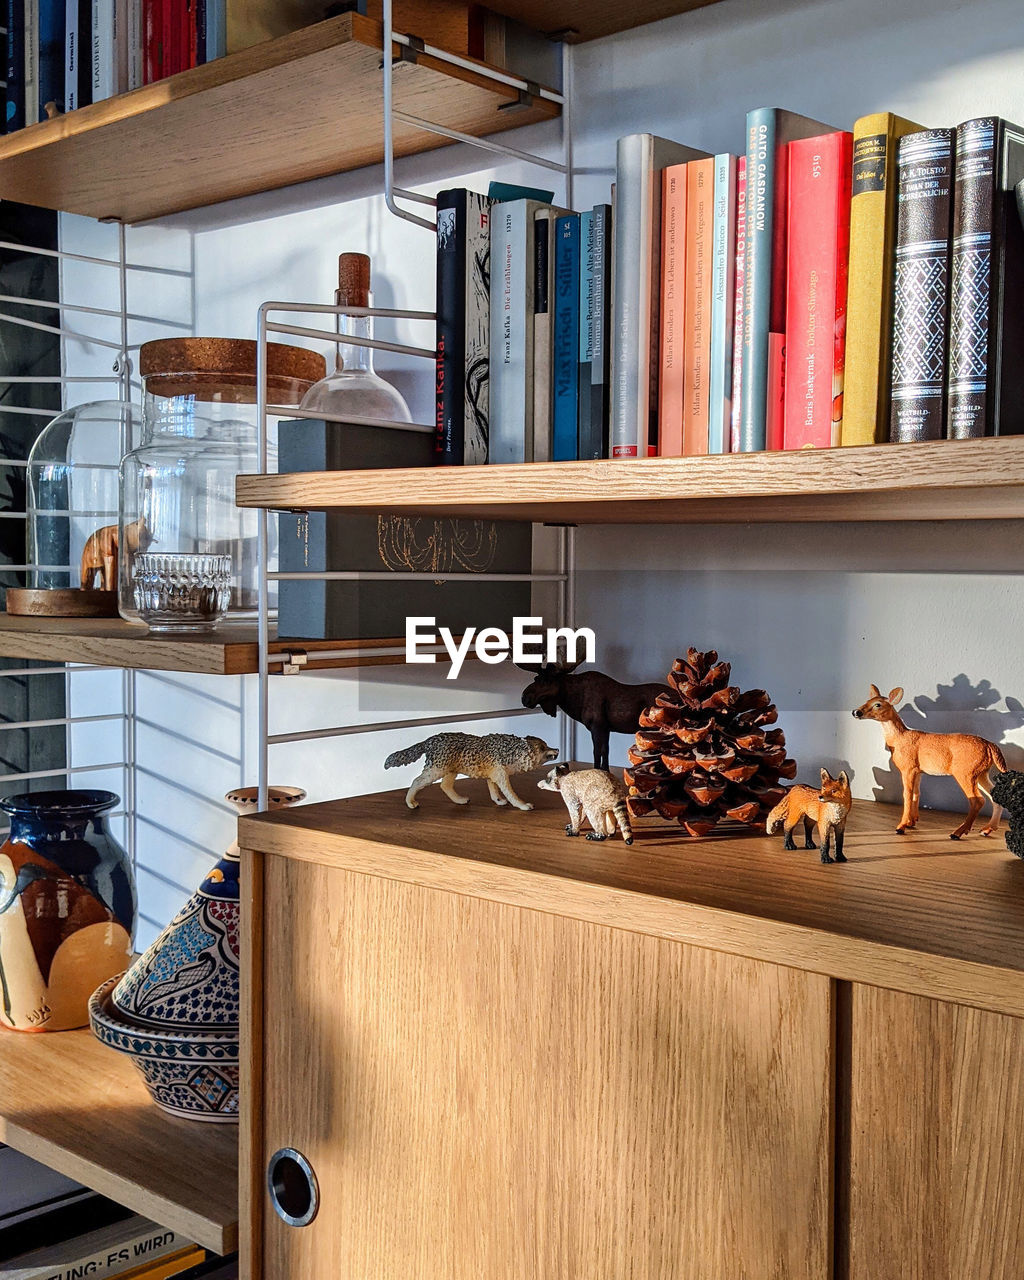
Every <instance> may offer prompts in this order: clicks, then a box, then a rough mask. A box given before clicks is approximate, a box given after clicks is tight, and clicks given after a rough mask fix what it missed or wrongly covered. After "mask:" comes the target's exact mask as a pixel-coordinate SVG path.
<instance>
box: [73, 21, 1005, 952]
mask: <svg viewBox="0 0 1024 1280" xmlns="http://www.w3.org/2000/svg"><path fill="white" fill-rule="evenodd" d="M1022 70H1024V19H1022V17H1021V11H1020V7H1019V0H977V2H976V3H971V4H964V3H954V2H953V0H900V2H899V3H898V4H894V3H893V2H892V0H854V2H849V3H840V0H806V2H801V0H771V2H770V3H763V2H761V3H758V4H757V5H752V4H750V3H745V2H744V0H725V2H724V3H721V4H717V5H714V6H713V7H710V8H707V9H703V10H700V11H698V12H696V13H692V14H684V15H681V16H680V17H678V18H674V19H670V20H668V21H665V22H662V23H659V24H656V25H654V26H650V27H645V28H641V29H640V30H638V31H636V32H632V33H628V34H625V35H622V36H618V37H613V38H611V39H608V40H604V41H599V42H596V43H594V44H590V45H586V46H583V47H581V48H579V49H578V50H576V52H575V62H574V83H575V113H574V114H575V139H576V163H577V165H578V174H577V188H576V193H577V204H578V205H584V204H590V203H593V202H594V201H596V200H599V199H602V200H603V199H607V198H608V192H609V184H610V181H611V168H612V165H613V161H614V141H615V138H616V137H617V136H618V135H619V134H622V133H628V132H632V131H636V130H642V129H650V130H653V131H655V132H663V133H665V134H667V135H668V136H671V137H675V138H678V139H679V140H680V141H685V142H689V143H692V144H694V145H696V146H700V147H704V148H706V149H708V150H711V151H717V150H727V149H731V150H736V151H738V150H739V149H740V148H741V146H742V143H743V124H744V112H745V110H746V109H747V108H748V107H752V106H755V105H761V104H778V105H782V106H787V107H790V108H792V109H794V110H797V111H800V112H803V113H806V114H808V115H812V116H816V117H818V118H820V119H824V120H828V121H831V122H833V123H835V124H837V125H845V126H850V125H851V124H852V122H853V120H854V119H855V118H856V117H857V116H859V115H861V114H864V113H865V112H869V111H875V110H882V109H892V110H896V111H898V112H900V113H901V114H904V115H907V116H909V117H910V118H912V119H918V120H920V121H921V122H922V123H923V124H926V125H933V126H934V125H949V124H955V123H957V122H958V121H960V120H963V119H966V118H968V117H970V116H972V115H981V114H987V113H991V112H996V113H1000V114H1003V115H1006V116H1009V117H1011V118H1017V119H1021V118H1024V76H1022V75H1021V72H1022ZM558 139H559V133H558V128H557V127H556V126H537V127H535V128H533V129H530V130H524V131H521V132H520V133H519V134H517V135H516V136H515V137H514V138H513V139H512V141H513V143H514V144H515V145H519V146H522V147H527V148H534V149H545V150H547V151H548V152H549V153H550V152H552V151H553V150H556V149H557V146H558ZM481 158H482V157H481V154H480V153H477V152H473V151H471V150H470V149H468V148H463V147H458V148H450V149H448V150H446V151H443V152H435V153H433V154H432V155H428V156H423V157H417V158H414V159H410V160H408V161H405V162H402V163H401V165H400V180H401V181H402V182H403V184H404V185H408V186H412V187H420V188H421V189H423V190H426V191H431V192H432V191H435V190H437V189H439V188H440V187H442V186H445V185H453V184H459V183H462V182H464V181H465V180H468V182H469V185H473V186H476V187H478V188H479V189H485V186H486V182H487V180H488V179H489V177H491V176H492V175H493V174H495V173H500V175H501V176H502V177H503V178H510V177H512V176H514V175H519V176H520V177H521V178H522V179H523V180H527V181H531V182H533V183H535V184H537V185H541V186H548V187H550V186H553V185H555V183H554V182H553V181H552V180H551V179H552V178H553V177H554V175H550V174H547V173H541V172H540V171H538V170H527V169H525V168H523V167H522V166H519V165H508V166H503V167H502V168H501V169H500V170H492V169H491V168H490V167H488V168H487V169H485V170H480V169H478V168H477V166H478V164H479V162H480V160H481ZM484 158H486V157H484ZM488 163H489V160H488ZM464 175H469V177H468V179H464ZM380 184H381V175H380V170H379V169H372V170H366V171H364V172H363V173H359V174H354V175H346V176H343V177H339V178H332V179H327V180H324V181H321V182H316V183H310V184H307V185H306V186H304V187H299V188H293V189H291V190H288V191H285V192H277V193H271V194H269V195H267V196H259V197H253V198H251V199H247V200H243V201H237V202H234V203H233V204H230V205H225V206H221V207H218V208H214V209H211V210H204V211H200V212H198V213H195V214H188V215H181V216H179V217H176V218H173V219H169V220H167V222H166V223H165V224H163V225H161V226H159V227H155V228H153V227H147V228H135V229H130V231H129V245H130V247H131V252H130V256H132V255H133V254H135V253H139V254H144V255H157V256H158V257H159V256H160V255H161V254H164V255H167V257H168V259H169V260H170V261H173V262H174V263H175V264H176V265H180V264H181V263H182V262H186V263H187V262H191V261H194V265H195V292H194V299H191V300H187V299H184V298H183V297H182V296H181V294H180V282H179V281H178V280H177V278H168V279H166V280H163V281H160V280H157V281H156V282H154V281H153V280H149V281H148V282H147V283H146V285H145V290H146V292H145V297H144V298H143V297H141V296H139V295H138V294H137V293H136V294H135V295H133V296H137V297H138V299H139V305H138V307H137V308H136V309H137V310H140V311H143V312H144V313H146V314H152V313H153V312H154V311H157V312H161V309H162V308H165V307H166V308H168V309H169V310H168V311H167V312H166V314H169V315H171V316H172V317H173V318H175V319H178V320H182V321H183V322H189V323H192V324H194V325H195V330H194V331H195V332H197V333H203V332H209V333H223V334H231V335H237V336H253V335H254V329H255V314H256V308H257V306H258V305H259V303H260V302H262V301H264V300H265V299H267V298H271V297H273V298H277V299H289V300H290V299H293V298H294V299H307V300H329V299H330V297H331V292H332V290H333V288H334V266H335V259H336V256H337V254H338V253H339V252H341V251H343V250H346V249H349V250H362V251H365V252H367V253H369V254H370V255H371V257H372V258H373V262H374V291H375V301H376V302H377V304H378V305H381V306H398V307H410V308H417V309H419V308H424V309H429V308H430V307H431V306H432V300H433V249H432V246H431V245H430V243H429V238H428V237H427V236H426V234H425V233H424V232H422V231H420V230H418V229H416V228H413V227H411V226H409V225H407V224H405V223H401V222H397V221H395V220H394V219H393V218H391V217H390V215H388V214H387V212H386V211H385V210H384V208H383V202H382V201H381V200H380V198H379V197H378V196H376V195H375V194H373V193H375V192H377V191H379V189H380ZM556 190H557V187H556ZM62 233H63V236H64V245H65V247H66V248H76V247H78V246H79V245H84V244H89V243H94V242H95V240H96V238H97V237H100V238H102V237H103V236H104V235H109V234H112V232H111V229H110V228H98V227H96V226H95V224H87V223H84V222H83V221H82V220H80V219H69V218H65V219H63V222H62ZM86 251H89V250H86ZM150 260H153V259H150ZM141 287H142V286H141V285H136V286H135V289H136V290H138V288H141ZM143 304H144V305H143ZM161 313H163V312H161ZM391 332H394V333H396V334H397V335H398V340H400V341H407V342H413V343H423V342H424V341H425V340H426V341H427V342H429V336H426V338H425V335H424V332H423V329H422V327H419V328H416V327H414V326H412V325H405V324H403V325H397V326H394V327H393V329H392V330H391ZM144 336H150V335H149V333H146V334H145V335H144ZM94 354H95V353H94ZM378 367H379V368H380V369H381V370H382V371H383V372H385V373H387V375H388V376H390V377H393V379H394V381H395V382H396V384H397V385H398V386H399V387H400V388H401V390H402V391H403V393H404V394H405V395H406V396H407V398H408V399H409V401H410V403H411V405H412V407H413V411H414V414H415V415H416V416H417V417H419V418H420V420H421V421H428V420H429V416H428V415H429V413H430V396H431V373H430V369H429V366H416V365H414V364H413V363H412V362H410V361H405V360H402V359H388V360H383V359H382V360H379V361H378ZM1022 514H1024V513H1022ZM578 547H579V563H580V566H581V570H582V572H581V574H580V581H579V621H580V622H581V623H585V624H589V625H592V626H594V627H595V629H596V630H597V633H598V639H599V660H600V663H601V665H603V666H604V667H605V668H606V669H608V670H610V671H612V672H613V673H615V674H617V675H620V676H623V677H634V678H637V679H640V678H643V679H653V678H657V677H659V676H661V675H662V674H663V673H664V672H665V671H666V670H667V668H668V665H669V664H670V662H671V660H672V658H673V657H674V656H676V654H678V653H680V652H682V651H684V650H685V649H686V647H687V646H688V645H689V644H695V645H697V646H699V647H706V646H714V647H716V648H718V649H719V651H720V652H721V654H722V655H723V656H724V657H728V658H730V659H731V660H732V661H733V663H734V670H735V674H736V678H737V680H738V681H740V682H741V683H743V684H744V685H745V686H757V687H762V686H763V687H766V688H767V689H769V690H770V691H771V693H772V694H773V695H774V696H775V697H776V699H777V701H778V703H779V707H780V711H781V716H780V722H781V724H782V726H783V727H784V728H785V729H786V731H787V734H788V737H789V741H790V744H791V747H792V749H793V751H794V753H795V754H796V755H797V758H798V759H799V760H800V763H801V773H802V775H803V776H807V777H810V776H813V774H814V772H815V771H816V769H817V767H818V765H819V764H822V763H824V764H839V763H842V764H847V765H849V766H851V767H852V768H853V770H854V773H855V788H854V789H855V792H856V794H858V795H861V796H869V795H872V794H873V793H875V791H876V790H880V791H881V792H882V793H884V794H887V795H888V794H891V791H892V786H891V780H890V779H889V778H888V776H887V775H886V770H885V764H886V756H885V753H884V751H883V748H882V743H881V735H880V732H879V731H878V729H877V727H876V726H874V725H870V724H858V723H856V722H854V721H853V719H852V718H851V716H850V714H849V713H850V709H851V708H852V707H853V706H855V705H856V704H857V703H859V702H860V701H862V700H863V699H864V697H865V696H866V692H867V685H868V683H869V681H877V682H878V683H879V684H880V685H882V686H884V688H885V689H886V691H888V689H889V688H890V687H892V686H893V685H896V684H902V685H903V686H905V688H906V691H907V697H908V699H909V700H911V701H913V702H914V704H915V708H916V710H915V712H914V713H913V714H914V716H915V717H916V719H915V723H921V724H926V725H927V726H928V727H931V728H940V729H941V728H949V727H953V726H954V725H955V726H961V727H966V728H970V729H974V730H975V731H977V732H982V733H986V734H988V735H990V736H993V737H1004V736H1005V739H1006V741H1007V742H1009V743H1011V744H1016V746H1017V758H1018V760H1019V759H1020V757H1021V755H1022V754H1024V710H1021V708H1020V704H1019V703H1017V702H1016V701H1015V699H1016V698H1018V697H1020V698H1024V666H1022V663H1021V661H1020V658H1019V654H1020V635H1021V624H1022V622H1024V587H1022V585H1021V582H1020V579H1019V576H1018V573H1019V566H1020V565H1021V563H1022V551H1024V529H1022V528H1021V526H1018V525H1015V524H1013V523H1009V522H1005V523H998V524H990V525H982V524H979V525H970V524H956V523H950V524H941V523H939V524H932V525H918V524H911V525H892V526H884V525H847V526H842V525H830V526H804V525H794V526H778V527H765V526H756V525H755V526H746V527H745V526H741V525H734V526H708V527H699V528H692V527H678V528H674V527H673V528H647V527H644V528H607V529H585V530H581V531H580V533H579V537H578ZM638 569H641V570H644V572H642V573H638V572H637V570H638ZM424 672H425V673H426V674H424ZM87 678H89V677H86V676H84V675H83V676H82V677H80V680H81V681H85V680H86V679H87ZM521 686H522V681H521V679H520V677H519V676H518V675H517V674H516V673H514V672H513V671H507V670H496V669H494V668H489V669H487V670H486V671H485V670H483V669H479V668H478V669H476V670H474V671H473V672H472V673H471V675H469V676H468V677H464V678H463V679H462V680H461V681H460V682H459V684H458V685H457V686H456V687H455V689H454V690H453V688H452V686H450V685H446V684H445V683H444V682H443V681H441V680H440V679H439V676H438V675H436V674H435V673H433V672H431V670H430V669H429V668H423V669H420V670H419V671H417V673H416V675H415V676H413V675H412V674H411V673H410V672H408V671H405V670H403V669H401V668H398V669H391V670H387V669H384V670H381V671H379V672H376V673H373V672H370V673H366V672H364V673H363V674H362V675H361V676H360V677H358V678H357V677H355V676H354V675H352V674H344V673H339V674H337V675H334V676H327V677H303V678H301V679H288V680H279V681H275V683H274V701H273V712H274V724H273V728H274V730H275V731H278V732H287V731H289V730H290V729H292V728H300V727H312V726H314V725H324V724H341V723H345V722H347V721H349V720H352V719H359V720H363V721H370V722H376V721H381V720H384V719H386V718H387V717H388V715H390V714H393V715H396V716H398V715H403V714H404V715H417V714H423V715H430V714H440V713H442V712H443V711H444V710H445V709H448V708H453V709H454V708H456V707H458V708H459V709H462V708H466V709H474V710H475V709H479V708H481V707H487V706H494V707H500V706H509V705H514V704H515V703H516V702H517V701H518V693H519V690H520V688H521ZM76 696H77V695H76ZM139 706H140V713H141V715H142V717H143V721H144V723H143V724H142V726H141V727H140V733H139V744H140V755H141V756H142V758H143V759H144V760H146V762H147V764H146V767H147V772H146V773H145V774H143V775H142V778H141V779H140V807H141V809H142V812H143V816H144V820H143V824H142V827H141V829H140V830H141V832H142V833H143V839H142V842H141V846H142V847H141V849H140V861H141V863H142V865H143V868H144V871H143V874H142V877H141V886H142V891H143V909H144V912H145V913H146V915H147V916H148V917H149V920H150V921H151V922H156V921H159V920H161V919H163V918H166V916H167V915H169V914H170V913H171V912H172V911H173V909H174V907H175V906H176V905H177V903H178V901H180V898H181V896H183V894H184V893H185V892H187V889H188V887H189V886H190V885H191V884H192V883H193V882H194V881H195V880H196V879H197V878H198V877H199V875H200V874H201V871H202V867H203V865H205V863H206V862H207V861H208V860H209V858H210V856H212V852H211V851H214V850H217V849H219V848H221V847H222V846H223V845H224V844H226V843H227V841H228V839H229V837H230V826H231V818H230V814H229V813H228V812H227V810H226V808H225V807H224V806H223V803H222V802H220V801H219V799H218V797H219V795H220V794H221V793H222V792H223V790H225V789H227V788H228V787H230V786H233V785H236V784H237V783H238V782H239V781H242V780H243V779H244V780H245V781H246V782H249V781H253V780H254V776H255V768H254V759H255V757H254V754H253V750H252V738H253V726H254V724H255V718H254V689H253V682H251V681H243V680H189V679H187V678H186V677H178V676H174V677H165V676H143V677H140V678H139ZM908 718H910V717H908ZM183 724H187V725H189V726H191V727H190V729H189V730H188V732H187V733H186V734H185V735H184V740H183V739H182V737H181V736H176V735H180V734H181V732H182V730H181V726H182V725H183ZM494 727H498V725H497V723H496V724H495V726H494ZM508 727H510V728H512V729H514V730H515V731H517V732H541V733H544V732H548V733H551V731H552V729H553V726H552V723H551V722H550V721H542V722H532V721H527V720H525V719H517V720H513V721H510V722H509V724H508ZM481 728H482V726H481ZM239 734H241V735H242V737H244V738H245V740H246V743H247V746H246V749H245V751H244V752H243V751H240V750H239V746H238V743H239V736H238V735H239ZM404 736H410V737H412V736H413V735H402V734H398V733H391V734H387V735H378V736H375V737H374V738H372V739H370V740H368V739H367V738H366V737H355V738H340V739H336V740H327V741H322V742H317V743H313V744H309V745H302V746H287V747H280V748H276V749H275V751H274V755H273V774H274V780H275V781H279V782H284V783H293V782H298V783H301V784H303V785H305V786H307V787H308V788H309V790H310V794H311V798H313V799H323V798H326V797H329V796H335V795H343V794H358V793H359V792H361V791H365V790H374V789H379V788H381V787H382V786H385V785H391V784H392V782H393V781H395V782H397V781H399V779H395V778H394V775H385V774H384V773H383V771H382V770H381V768H380V761H381V760H382V758H383V756H384V755H385V754H386V753H387V751H389V750H391V749H393V748H394V746H395V745H397V744H398V742H399V741H400V740H401V739H402V738H403V737H404ZM550 740H551V738H550V737H549V741H550ZM582 745H583V747H585V746H586V743H585V741H584V742H583V743H582ZM615 745H616V750H617V759H618V761H619V762H620V763H621V761H622V760H623V759H624V750H625V745H626V744H625V741H624V740H620V741H618V742H617V743H616V744H615ZM402 780H404V774H403V778H402ZM924 799H925V802H926V803H927V802H932V803H943V804H955V803H956V801H957V796H956V795H955V793H954V792H952V791H951V790H950V788H949V787H948V786H947V785H946V784H945V783H944V782H943V781H941V780H940V781H936V782H934V783H932V784H931V785H929V786H928V787H926V790H925V793H924ZM150 927H152V926H150ZM143 940H144V939H143Z"/></svg>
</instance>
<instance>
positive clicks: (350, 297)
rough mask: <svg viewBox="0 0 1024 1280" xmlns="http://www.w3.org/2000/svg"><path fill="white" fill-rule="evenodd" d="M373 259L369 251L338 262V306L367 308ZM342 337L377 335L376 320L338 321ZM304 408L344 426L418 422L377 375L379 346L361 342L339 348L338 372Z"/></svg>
mask: <svg viewBox="0 0 1024 1280" xmlns="http://www.w3.org/2000/svg"><path fill="white" fill-rule="evenodd" d="M370 297H371V295H370V259H369V258H368V257H367V256H366V254H365V253H343V254H341V255H340V257H339V258H338V289H337V292H336V293H335V295H334V302H335V306H338V307H355V308H366V307H369V306H370V305H371V303H370ZM338 332H339V333H340V334H341V335H342V337H343V338H344V337H350V338H354V339H360V338H362V339H367V338H372V337H373V317H372V316H364V315H345V314H342V315H340V316H339V317H338ZM301 407H302V408H303V409H308V410H310V411H312V412H315V413H321V414H323V415H324V417H325V418H336V419H338V420H339V421H341V422H345V421H346V420H349V419H353V418H354V419H356V420H358V419H361V418H371V419H373V420H375V421H380V422H412V414H411V413H410V412H409V406H408V405H407V404H406V402H405V400H404V399H403V397H402V396H401V395H400V394H399V392H398V391H396V390H395V388H394V387H393V386H392V385H391V384H390V383H389V382H385V380H384V379H383V378H381V377H380V376H379V375H378V374H376V373H374V371H373V348H372V347H366V346H362V345H360V343H359V342H358V341H355V342H344V341H343V342H340V343H339V344H338V359H337V364H336V366H335V369H334V372H333V373H330V374H328V375H327V377H326V378H323V379H321V381H320V382H317V383H316V384H314V385H313V386H312V387H310V389H309V390H308V391H307V392H306V394H305V395H304V396H303V398H302V406H301Z"/></svg>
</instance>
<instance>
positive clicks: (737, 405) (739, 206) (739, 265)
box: [729, 156, 747, 453]
mask: <svg viewBox="0 0 1024 1280" xmlns="http://www.w3.org/2000/svg"><path fill="white" fill-rule="evenodd" d="M746 278H747V157H746V156H740V158H739V162H738V164H737V166H736V324H735V328H734V331H733V339H732V422H731V423H730V431H729V450H730V452H731V453H739V452H740V420H741V418H742V416H743V290H744V284H745V282H746Z"/></svg>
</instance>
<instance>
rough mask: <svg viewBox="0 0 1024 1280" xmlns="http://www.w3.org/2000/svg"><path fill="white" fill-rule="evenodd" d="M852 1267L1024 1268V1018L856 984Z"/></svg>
mask: <svg viewBox="0 0 1024 1280" xmlns="http://www.w3.org/2000/svg"><path fill="white" fill-rule="evenodd" d="M851 1037H852V1038H851V1048H852V1076H851V1082H850V1108H851V1110H850V1144H851V1149H850V1178H849V1182H850V1192H849V1215H848V1223H847V1224H846V1225H845V1227H844V1228H843V1230H846V1231H848V1233H849V1271H848V1273H847V1274H840V1276H839V1277H837V1280H1018V1277H1020V1276H1022V1275H1024V1219H1022V1217H1021V1213H1020V1198H1021V1187H1022V1186H1024V1022H1022V1021H1021V1020H1020V1019H1018V1018H1007V1017H1002V1016H1000V1015H998V1014H992V1013H985V1012H983V1011H981V1010H979V1009H966V1008H962V1007H958V1006H956V1005H951V1004H943V1003H940V1002H939V1001H935V1000H926V999H921V998H919V997H916V996H908V995H903V994H900V993H897V992H891V991H880V990H878V989H877V988H872V987H863V986H859V985H856V986H854V988H853V993H852V1024H851Z"/></svg>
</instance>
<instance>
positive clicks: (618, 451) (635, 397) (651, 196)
mask: <svg viewBox="0 0 1024 1280" xmlns="http://www.w3.org/2000/svg"><path fill="white" fill-rule="evenodd" d="M706 155H707V153H706V152H704V151H696V150H694V149H693V148H692V147H684V146H681V145H680V144H679V143H676V142H670V141H668V140H666V139H665V138H656V137H654V136H653V134H649V133H637V134H631V135H630V136H629V137H626V138H620V139H619V141H618V145H617V148H616V155H615V217H614V219H613V222H614V228H615V249H614V260H615V287H614V290H613V297H612V308H613V318H612V329H611V331H612V373H611V425H610V437H611V442H610V451H611V456H612V457H613V458H636V457H641V458H642V457H645V456H647V455H648V454H650V453H651V452H653V451H654V450H655V448H656V441H657V432H658V403H659V395H658V375H659V372H660V367H661V366H660V361H659V359H658V336H659V333H660V322H659V311H660V309H661V307H660V302H661V263H660V258H661V171H662V170H663V169H665V168H667V167H668V166H669V165H673V164H685V163H686V161H688V160H699V159H702V158H704V157H705V156H706Z"/></svg>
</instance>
